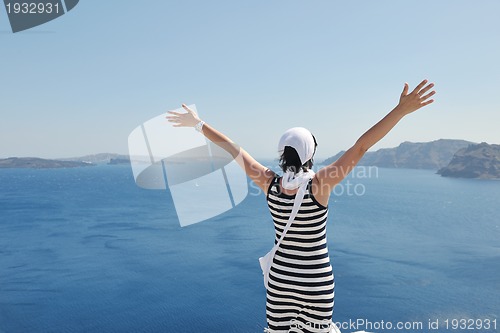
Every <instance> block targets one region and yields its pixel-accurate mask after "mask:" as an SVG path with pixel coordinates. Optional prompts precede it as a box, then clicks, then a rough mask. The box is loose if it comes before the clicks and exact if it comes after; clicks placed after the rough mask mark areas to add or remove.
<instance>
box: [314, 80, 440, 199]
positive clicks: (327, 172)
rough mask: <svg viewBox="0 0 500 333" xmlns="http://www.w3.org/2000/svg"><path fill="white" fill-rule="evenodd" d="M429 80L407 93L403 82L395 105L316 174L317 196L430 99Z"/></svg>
mask: <svg viewBox="0 0 500 333" xmlns="http://www.w3.org/2000/svg"><path fill="white" fill-rule="evenodd" d="M432 87H434V84H433V83H428V81H427V80H423V81H422V82H421V83H420V84H419V85H418V86H417V87H416V88H415V89H413V91H412V92H410V93H408V90H409V87H408V83H405V86H404V89H403V92H402V93H401V97H400V99H399V103H398V105H397V106H396V107H395V108H394V109H393V110H392V111H391V112H389V113H388V114H387V115H386V116H385V117H384V118H382V120H380V121H379V122H378V123H376V124H375V125H374V126H373V127H371V128H370V129H369V130H368V131H366V132H365V133H364V134H363V135H362V136H361V137H360V138H359V139H358V140H357V141H356V143H355V144H354V145H353V146H352V147H351V148H350V149H349V150H347V151H346V152H345V153H344V154H343V155H342V156H341V157H340V158H339V159H338V160H337V161H335V162H333V163H332V164H330V165H328V166H326V167H324V168H322V169H321V170H319V171H318V172H317V173H316V183H317V185H319V186H320V189H321V190H320V192H319V193H318V195H317V197H318V196H323V197H326V199H327V198H328V197H329V195H330V193H331V191H332V190H333V188H334V187H335V185H337V184H338V183H340V182H341V181H342V180H343V179H344V178H345V177H346V176H347V175H348V174H349V173H350V172H351V171H352V169H353V168H354V167H355V166H356V164H357V163H358V162H359V160H360V159H361V158H362V157H363V155H364V154H365V153H366V151H367V150H368V149H370V148H371V147H372V146H373V145H374V144H376V143H377V142H378V141H379V140H380V139H382V138H383V137H384V136H385V135H386V134H387V133H389V131H390V130H391V129H392V128H393V127H394V126H395V125H396V124H397V123H398V122H399V121H400V120H401V119H402V118H403V117H404V116H406V115H408V114H410V113H412V112H414V111H416V110H418V109H420V108H422V107H424V106H426V105H429V104H431V103H432V102H434V100H433V99H430V97H431V96H432V95H434V94H435V91H430V92H429V90H431V89H432Z"/></svg>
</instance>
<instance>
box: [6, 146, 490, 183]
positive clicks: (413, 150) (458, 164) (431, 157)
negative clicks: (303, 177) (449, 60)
mask: <svg viewBox="0 0 500 333" xmlns="http://www.w3.org/2000/svg"><path fill="white" fill-rule="evenodd" d="M343 153H344V151H341V152H339V153H338V154H336V155H334V156H332V157H330V158H327V159H326V160H324V161H323V162H320V164H323V165H327V164H330V163H332V162H334V161H336V160H337V159H338V158H339V157H340V156H342V154H343ZM102 164H108V165H120V164H130V158H129V156H128V155H121V154H113V153H100V154H93V155H85V156H81V157H71V158H61V159H43V158H38V157H9V158H5V159H0V169H5V168H30V169H54V168H76V167H88V166H95V165H102ZM359 165H362V166H377V167H381V168H404V169H428V170H435V171H436V172H437V173H438V174H440V175H441V176H443V177H454V178H480V179H500V145H497V144H488V143H485V142H483V143H480V144H476V143H473V142H470V141H465V140H451V139H439V140H435V141H430V142H403V143H401V144H400V145H399V146H397V147H394V148H383V149H379V150H377V151H373V152H367V153H366V154H365V156H364V157H363V158H362V159H361V161H360V162H359Z"/></svg>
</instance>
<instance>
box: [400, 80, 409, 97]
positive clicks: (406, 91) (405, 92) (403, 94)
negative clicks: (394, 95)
mask: <svg viewBox="0 0 500 333" xmlns="http://www.w3.org/2000/svg"><path fill="white" fill-rule="evenodd" d="M408 88H409V86H408V83H407V82H405V86H404V88H403V92H402V93H401V97H403V96H406V94H408Z"/></svg>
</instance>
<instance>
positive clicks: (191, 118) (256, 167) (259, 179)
mask: <svg viewBox="0 0 500 333" xmlns="http://www.w3.org/2000/svg"><path fill="white" fill-rule="evenodd" d="M182 107H183V108H184V110H186V113H179V112H175V111H168V113H169V114H170V115H169V116H167V119H168V121H169V122H171V123H174V125H173V126H174V127H195V126H197V125H198V126H200V125H201V132H202V133H203V135H205V137H206V138H207V139H209V140H210V141H212V142H213V143H215V144H216V145H218V146H219V147H221V148H222V149H224V150H225V151H227V152H228V153H229V154H231V156H232V157H233V158H234V159H235V160H236V161H237V162H238V164H240V166H241V168H242V169H243V170H244V171H245V173H246V174H247V176H248V177H249V178H250V179H251V180H252V181H253V182H254V183H255V184H257V186H259V188H260V189H261V190H262V191H264V193H266V194H267V189H268V187H269V184H270V183H271V180H272V179H273V177H274V172H273V171H271V170H269V168H267V167H265V166H263V165H262V164H260V163H259V162H258V161H257V160H255V159H254V158H253V157H252V156H251V155H250V154H249V153H248V152H246V151H245V150H244V149H243V148H241V147H239V146H238V145H237V144H235V143H234V142H233V141H232V140H231V139H229V138H228V137H227V136H226V135H224V134H222V133H221V132H219V131H217V130H216V129H215V128H213V127H212V126H210V125H209V124H207V123H205V122H202V120H201V119H200V118H199V117H198V115H197V114H196V112H194V111H193V110H191V109H189V108H188V107H187V106H186V105H185V104H182Z"/></svg>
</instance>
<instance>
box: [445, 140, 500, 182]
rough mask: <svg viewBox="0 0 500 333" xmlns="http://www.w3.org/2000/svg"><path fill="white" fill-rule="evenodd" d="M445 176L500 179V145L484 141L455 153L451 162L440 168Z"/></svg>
mask: <svg viewBox="0 0 500 333" xmlns="http://www.w3.org/2000/svg"><path fill="white" fill-rule="evenodd" d="M438 174H440V175H441V176H443V177H459V178H480V179H500V145H494V144H491V145H490V144H487V143H486V142H482V143H480V144H476V145H469V146H468V147H466V148H462V149H460V150H459V151H457V152H456V153H455V155H454V156H453V158H452V160H451V161H450V163H449V164H448V165H447V166H446V167H444V168H441V169H439V171H438Z"/></svg>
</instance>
